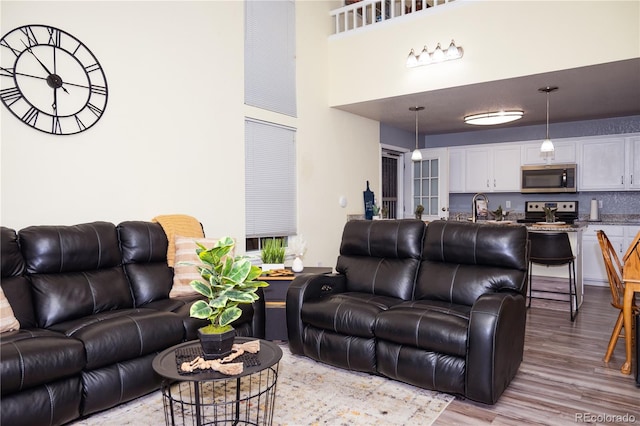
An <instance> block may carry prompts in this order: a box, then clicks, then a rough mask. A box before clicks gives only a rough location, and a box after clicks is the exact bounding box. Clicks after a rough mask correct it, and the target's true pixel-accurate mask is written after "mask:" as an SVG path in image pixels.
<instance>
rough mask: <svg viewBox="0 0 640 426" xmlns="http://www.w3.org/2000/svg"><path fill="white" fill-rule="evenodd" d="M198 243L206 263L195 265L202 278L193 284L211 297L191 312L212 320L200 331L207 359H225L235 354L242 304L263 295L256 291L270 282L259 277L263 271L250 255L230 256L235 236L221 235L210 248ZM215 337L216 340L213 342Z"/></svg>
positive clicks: (198, 249)
mask: <svg viewBox="0 0 640 426" xmlns="http://www.w3.org/2000/svg"><path fill="white" fill-rule="evenodd" d="M196 244H197V246H198V248H196V253H197V255H198V258H199V259H200V261H201V262H202V264H201V265H195V266H196V267H197V269H198V272H199V273H200V276H201V277H202V281H200V280H193V281H191V283H190V285H191V287H193V288H194V290H196V291H197V292H198V293H200V294H202V295H203V296H204V297H206V298H207V300H206V301H205V300H198V301H196V302H195V303H193V305H191V310H190V312H189V313H190V315H191V316H192V317H193V318H198V319H206V320H209V322H210V324H209V325H207V326H206V327H202V328H200V329H199V330H198V335H199V336H200V343H201V344H202V348H203V351H204V352H205V358H207V359H215V358H222V357H224V356H226V355H228V354H229V353H231V347H232V345H233V339H234V337H235V330H234V329H233V327H232V326H231V323H232V322H234V321H235V320H237V319H238V318H240V316H242V310H241V309H240V308H239V307H238V305H240V304H242V303H253V302H255V301H257V300H258V299H259V298H260V296H258V295H257V294H256V292H257V290H258V288H260V287H267V286H268V285H269V284H268V283H266V282H264V281H257V280H256V278H258V277H259V276H260V274H261V273H262V270H261V269H260V268H259V267H257V266H254V265H252V264H251V262H250V261H249V260H248V259H247V258H246V257H243V256H236V257H233V255H230V253H231V252H232V250H233V248H234V247H235V242H234V241H233V239H232V238H230V237H223V238H220V239H219V240H218V241H217V242H216V244H215V245H214V246H213V247H212V248H210V249H207V248H206V247H205V246H203V245H202V244H200V243H196ZM211 340H212V341H213V342H214V343H210V341H211ZM205 346H206V347H205Z"/></svg>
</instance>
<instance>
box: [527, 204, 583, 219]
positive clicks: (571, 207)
mask: <svg viewBox="0 0 640 426" xmlns="http://www.w3.org/2000/svg"><path fill="white" fill-rule="evenodd" d="M545 207H548V208H551V209H558V210H557V211H556V213H555V215H556V221H558V222H565V223H567V224H573V223H574V222H575V221H576V220H578V202H577V201H527V202H526V203H525V207H524V219H518V223H536V222H544V221H545V214H544V208H545Z"/></svg>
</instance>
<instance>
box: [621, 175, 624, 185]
mask: <svg viewBox="0 0 640 426" xmlns="http://www.w3.org/2000/svg"><path fill="white" fill-rule="evenodd" d="M620 183H621V184H622V185H624V175H622V176H620Z"/></svg>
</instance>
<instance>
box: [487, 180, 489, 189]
mask: <svg viewBox="0 0 640 426" xmlns="http://www.w3.org/2000/svg"><path fill="white" fill-rule="evenodd" d="M488 187H489V179H487V188H488Z"/></svg>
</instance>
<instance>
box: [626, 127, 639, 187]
mask: <svg viewBox="0 0 640 426" xmlns="http://www.w3.org/2000/svg"><path fill="white" fill-rule="evenodd" d="M626 147H627V160H628V164H627V176H628V180H629V181H628V184H627V188H629V189H634V190H640V136H635V137H632V138H628V139H627V142H626Z"/></svg>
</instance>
